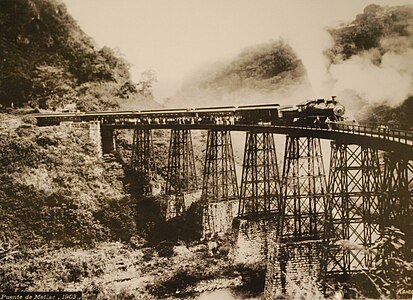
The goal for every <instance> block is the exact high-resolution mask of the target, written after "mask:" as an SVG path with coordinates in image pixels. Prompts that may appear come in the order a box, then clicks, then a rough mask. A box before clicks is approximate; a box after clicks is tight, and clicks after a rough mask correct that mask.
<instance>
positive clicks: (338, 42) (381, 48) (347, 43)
mask: <svg viewBox="0 0 413 300" xmlns="http://www.w3.org/2000/svg"><path fill="white" fill-rule="evenodd" d="M412 19H413V7H412V6H392V7H381V6H379V5H375V4H371V5H369V6H367V7H366V8H365V9H364V12H363V13H362V14H359V15H357V16H356V18H355V20H354V21H352V22H351V23H350V24H345V25H343V26H341V27H339V28H332V29H330V30H329V32H330V34H331V36H332V37H333V39H334V46H333V47H332V48H330V49H329V50H327V51H326V53H327V54H328V57H329V58H330V61H331V63H338V62H340V61H343V60H346V59H349V58H350V57H351V56H353V55H357V54H360V53H362V52H363V51H366V50H371V49H376V50H378V51H377V56H375V57H374V58H372V59H374V60H375V63H378V64H380V59H381V58H382V57H383V55H384V54H385V53H387V52H389V51H396V50H401V49H402V48H404V49H406V48H409V47H412V46H413V40H412V36H413V31H412V28H411V22H412Z"/></svg>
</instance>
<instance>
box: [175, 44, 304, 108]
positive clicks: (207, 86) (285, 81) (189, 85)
mask: <svg viewBox="0 0 413 300" xmlns="http://www.w3.org/2000/svg"><path fill="white" fill-rule="evenodd" d="M306 85H308V81H307V74H306V70H305V68H304V65H303V63H302V62H301V60H300V59H298V58H297V56H296V54H295V53H294V51H293V49H292V48H291V47H290V46H289V45H287V44H286V43H285V42H283V41H272V42H269V43H266V44H262V45H258V46H254V47H249V48H246V49H244V50H243V51H242V52H241V53H240V54H239V55H238V56H237V57H235V58H233V59H232V60H229V61H226V62H221V63H215V64H209V65H208V68H206V70H205V69H200V70H199V71H198V73H197V74H194V76H192V78H191V79H190V80H188V81H187V82H186V83H185V84H184V85H183V87H182V89H181V91H180V92H179V93H178V95H177V96H176V97H175V98H173V99H172V100H171V101H170V103H169V105H176V103H179V104H182V105H184V104H185V102H186V103H188V102H189V103H199V104H201V103H206V102H208V103H210V104H213V105H218V104H223V102H224V103H225V104H239V103H253V102H268V101H272V102H274V98H275V95H283V94H284V95H285V94H288V93H290V92H291V91H292V90H296V89H297V87H298V86H301V87H302V86H306ZM307 87H308V86H307Z"/></svg>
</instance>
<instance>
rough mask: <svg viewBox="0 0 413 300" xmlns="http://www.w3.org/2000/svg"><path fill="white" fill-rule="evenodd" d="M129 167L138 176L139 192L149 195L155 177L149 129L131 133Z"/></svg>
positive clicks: (136, 130)
mask: <svg viewBox="0 0 413 300" xmlns="http://www.w3.org/2000/svg"><path fill="white" fill-rule="evenodd" d="M131 167H132V169H133V170H134V171H135V172H136V173H137V174H138V180H139V184H140V186H141V191H140V192H141V193H142V194H144V195H151V194H152V186H151V184H152V182H153V180H154V179H155V176H156V165H155V159H154V154H153V142H152V131H151V130H150V129H135V130H134V131H133V144H132V156H131Z"/></svg>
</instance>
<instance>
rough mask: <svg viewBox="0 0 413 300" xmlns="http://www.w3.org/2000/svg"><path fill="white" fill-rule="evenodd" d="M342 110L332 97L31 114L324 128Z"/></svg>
mask: <svg viewBox="0 0 413 300" xmlns="http://www.w3.org/2000/svg"><path fill="white" fill-rule="evenodd" d="M344 112H345V108H344V106H343V105H342V104H340V103H339V102H338V101H337V100H336V99H335V97H334V96H333V97H332V99H327V100H326V99H316V100H311V101H306V102H305V103H303V104H299V105H286V106H281V105H279V104H259V105H240V106H221V107H196V108H179V109H154V110H135V111H107V112H65V113H52V114H39V115H35V117H36V118H37V120H38V125H40V126H42V125H43V126H44V125H55V124H59V123H60V122H61V121H75V122H82V121H84V122H88V121H97V120H98V121H100V122H101V123H102V124H223V125H237V124H247V125H254V124H255V125H258V124H271V125H284V126H310V127H320V128H323V127H327V126H329V123H333V122H337V121H342V120H343V115H344Z"/></svg>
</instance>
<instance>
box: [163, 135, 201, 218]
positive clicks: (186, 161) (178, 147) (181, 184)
mask: <svg viewBox="0 0 413 300" xmlns="http://www.w3.org/2000/svg"><path fill="white" fill-rule="evenodd" d="M197 188H198V184H197V177H196V171H195V159H194V152H193V148H192V137H191V131H190V130H188V129H172V131H171V139H170V145H169V157H168V173H167V180H166V188H165V193H166V194H167V195H171V197H170V199H169V200H168V201H169V203H167V213H166V214H167V216H168V218H169V217H174V216H178V215H180V214H181V213H182V212H183V211H184V210H185V203H184V193H186V192H190V191H194V190H196V189H197Z"/></svg>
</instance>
